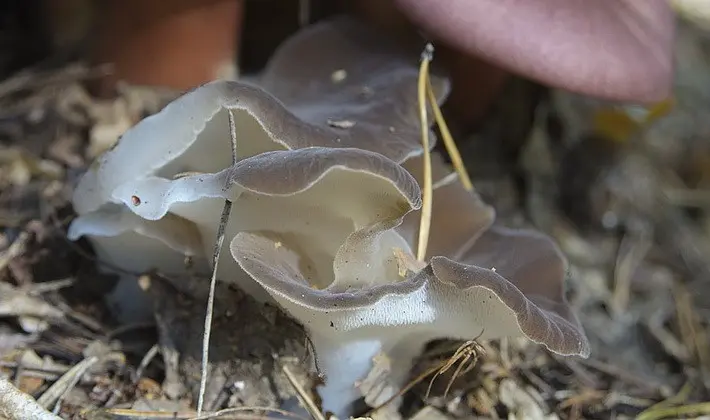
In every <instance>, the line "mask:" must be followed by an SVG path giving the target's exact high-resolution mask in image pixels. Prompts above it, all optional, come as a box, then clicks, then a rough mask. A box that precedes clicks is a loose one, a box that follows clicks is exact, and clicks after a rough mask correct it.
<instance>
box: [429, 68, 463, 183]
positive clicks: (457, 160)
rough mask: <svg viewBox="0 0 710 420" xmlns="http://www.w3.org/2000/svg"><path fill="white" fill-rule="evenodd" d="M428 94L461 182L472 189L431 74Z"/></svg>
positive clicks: (445, 144)
mask: <svg viewBox="0 0 710 420" xmlns="http://www.w3.org/2000/svg"><path fill="white" fill-rule="evenodd" d="M427 94H428V95H429V103H430V104H431V108H432V109H433V110H434V118H435V119H436V124H437V125H438V126H439V131H441V138H442V140H444V146H446V151H447V152H448V153H449V157H450V158H451V164H452V165H453V166H454V169H455V170H456V173H457V174H458V175H459V179H460V180H461V184H462V185H463V187H464V188H465V189H466V191H472V190H473V184H472V183H471V178H469V176H468V171H467V170H466V166H465V165H464V163H463V159H461V154H460V153H459V149H458V148H457V147H456V142H454V138H453V137H452V136H451V131H449V126H448V125H446V120H445V119H444V115H443V114H442V113H441V108H439V104H438V103H437V101H436V96H435V95H434V88H433V87H432V85H431V78H430V77H429V75H427Z"/></svg>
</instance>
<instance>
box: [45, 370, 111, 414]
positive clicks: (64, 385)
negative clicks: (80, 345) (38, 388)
mask: <svg viewBox="0 0 710 420" xmlns="http://www.w3.org/2000/svg"><path fill="white" fill-rule="evenodd" d="M98 361H99V358H98V357H96V356H91V357H88V358H86V359H84V360H82V361H81V362H79V363H77V364H76V365H75V366H73V367H72V368H71V369H69V370H68V371H67V373H65V374H64V375H62V377H61V378H59V380H57V382H55V383H54V384H52V386H50V387H49V388H48V389H47V390H46V391H45V392H44V394H42V396H40V397H39V398H38V399H37V403H38V404H39V405H41V406H42V407H45V408H49V407H50V406H52V405H54V406H55V410H56V409H57V407H58V406H59V403H61V400H62V396H64V395H66V392H67V391H68V390H70V389H72V388H74V386H75V385H76V384H77V383H78V382H79V379H81V377H82V375H84V373H86V371H87V370H88V369H89V368H90V367H91V366H93V365H94V364H95V363H96V362H98ZM55 412H56V411H55Z"/></svg>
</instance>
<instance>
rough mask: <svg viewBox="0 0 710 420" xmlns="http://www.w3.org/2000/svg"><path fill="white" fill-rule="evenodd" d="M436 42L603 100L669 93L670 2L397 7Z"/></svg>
mask: <svg viewBox="0 0 710 420" xmlns="http://www.w3.org/2000/svg"><path fill="white" fill-rule="evenodd" d="M396 2H397V3H398V4H399V6H400V7H401V9H402V11H403V12H404V13H406V14H407V15H408V16H409V17H410V18H411V19H412V20H413V21H414V22H415V23H417V24H418V25H419V26H420V27H422V28H424V29H425V30H426V31H428V32H429V33H431V34H432V35H433V36H434V37H436V38H438V39H441V40H443V41H444V42H446V43H449V44H451V45H452V46H454V47H456V48H458V49H460V50H461V51H463V52H465V53H469V54H475V55H478V56H480V57H483V58H485V59H488V60H490V61H492V62H493V63H496V64H498V65H500V66H501V67H503V68H507V69H509V70H511V71H513V72H516V73H519V74H522V75H525V76H527V77H530V78H531V79H535V80H538V81H540V82H542V83H545V84H547V85H551V86H554V87H559V88H563V89H567V90H571V91H576V92H578V93H583V94H588V95H592V96H598V97H603V98H607V99H616V100H626V101H639V102H646V101H657V100H661V99H664V98H665V97H666V96H667V95H668V94H669V91H670V88H671V82H672V75H673V53H672V51H673V50H672V46H673V41H674V28H675V23H674V15H673V11H672V9H671V7H670V5H669V2H668V1H667V0H643V1H638V0H592V1H590V0H447V1H441V0H396Z"/></svg>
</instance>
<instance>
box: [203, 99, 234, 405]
mask: <svg viewBox="0 0 710 420" xmlns="http://www.w3.org/2000/svg"><path fill="white" fill-rule="evenodd" d="M228 114H229V136H230V139H231V143H232V144H231V145H232V165H235V164H236V163H237V127H236V126H235V123H234V113H233V112H232V110H231V109H230V110H228ZM231 211H232V202H231V201H230V200H224V208H223V209H222V216H221V217H220V219H219V227H218V228H217V240H216V241H215V246H214V253H213V254H212V278H211V279H210V293H209V296H208V298H207V310H206V311H205V332H204V336H203V339H202V368H201V373H200V374H201V378H200V393H199V395H198V398H197V415H198V416H200V415H202V406H203V405H204V403H205V389H206V388H207V369H208V367H209V353H210V333H211V332H212V315H213V311H214V294H215V287H216V285H217V266H218V264H219V256H220V254H221V251H222V244H223V243H224V230H225V228H226V227H227V222H228V221H229V214H230V212H231Z"/></svg>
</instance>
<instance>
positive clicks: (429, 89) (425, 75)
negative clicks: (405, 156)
mask: <svg viewBox="0 0 710 420" xmlns="http://www.w3.org/2000/svg"><path fill="white" fill-rule="evenodd" d="M433 58H434V46H433V45H432V44H431V43H429V44H427V45H426V47H424V51H423V52H422V58H421V64H420V65H419V78H418V82H417V98H418V102H419V120H420V123H421V135H422V148H423V154H424V159H423V161H424V181H423V184H424V185H422V216H421V222H420V224H419V242H418V247H417V259H418V260H419V261H424V259H425V257H426V250H427V245H428V242H429V231H430V229H431V212H432V205H433V194H434V192H433V190H434V187H433V181H432V169H431V151H430V150H429V122H428V120H427V100H428V102H429V104H430V105H431V108H432V111H433V112H434V119H435V120H436V124H437V126H438V127H439V131H440V132H441V138H442V140H443V141H444V146H445V147H446V151H447V152H448V154H449V157H450V158H451V163H452V165H453V167H454V169H455V170H456V173H457V174H458V177H459V179H460V180H461V184H462V185H463V187H464V189H465V190H466V191H472V190H473V184H472V183H471V178H470V177H469V176H468V171H467V170H466V166H465V165H464V163H463V159H462V158H461V153H459V150H458V148H457V147H456V142H455V141H454V139H453V137H452V136H451V131H449V126H448V125H447V124H446V120H445V119H444V115H443V114H442V112H441V108H440V107H439V103H438V102H437V100H436V95H435V94H434V87H433V86H432V84H431V79H430V77H429V63H430V62H431V61H432V60H433Z"/></svg>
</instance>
